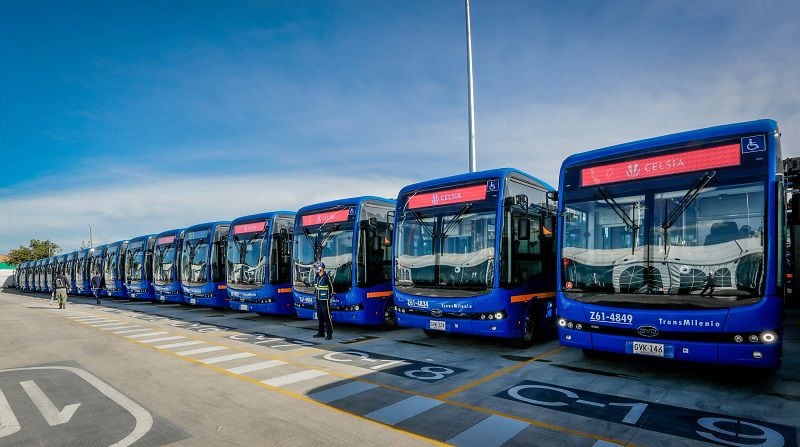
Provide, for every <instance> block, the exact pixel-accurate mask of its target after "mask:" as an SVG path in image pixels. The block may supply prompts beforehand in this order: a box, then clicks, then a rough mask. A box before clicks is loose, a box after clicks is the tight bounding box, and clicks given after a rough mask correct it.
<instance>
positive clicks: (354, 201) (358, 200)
mask: <svg viewBox="0 0 800 447" xmlns="http://www.w3.org/2000/svg"><path fill="white" fill-rule="evenodd" d="M367 200H375V201H378V202H384V203H386V204H388V205H392V206H394V204H395V201H394V199H387V198H385V197H377V196H359V197H350V198H347V199H338V200H331V201H329V202H321V203H315V204H313V205H306V206H304V207H302V208H300V209H299V210H298V211H297V214H301V213H305V212H308V211H311V210H318V209H323V208H332V207H336V206H347V205H360V204H362V203H363V202H365V201H367Z"/></svg>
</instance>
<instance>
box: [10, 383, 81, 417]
mask: <svg viewBox="0 0 800 447" xmlns="http://www.w3.org/2000/svg"><path fill="white" fill-rule="evenodd" d="M19 384H20V386H22V389H24V390H25V392H26V393H27V394H28V397H30V398H31V400H32V401H33V404H34V405H36V408H38V409H39V412H40V413H42V417H44V420H45V421H47V423H48V424H50V426H51V427H53V426H55V425H61V424H66V423H67V422H69V420H70V419H72V415H74V414H75V411H76V410H77V409H78V407H80V406H81V403H80V402H78V403H76V404H69V405H67V406H66V407H64V409H62V410H61V411H59V410H58V408H57V407H56V405H55V404H54V403H53V401H52V400H50V398H49V397H47V395H46V394H44V391H42V389H41V388H39V386H38V385H36V382H34V381H33V380H26V381H25V382H20V383H19Z"/></svg>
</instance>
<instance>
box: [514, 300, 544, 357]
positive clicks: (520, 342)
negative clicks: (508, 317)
mask: <svg viewBox="0 0 800 447" xmlns="http://www.w3.org/2000/svg"><path fill="white" fill-rule="evenodd" d="M522 326H523V327H522V337H519V338H515V339H513V340H512V341H511V345H512V346H514V347H515V348H520V349H524V348H530V347H531V346H533V343H534V342H535V341H536V339H537V338H538V335H539V333H540V332H541V327H540V322H539V312H538V311H537V308H536V307H531V308H530V309H528V313H527V314H526V315H525V321H523V322H522Z"/></svg>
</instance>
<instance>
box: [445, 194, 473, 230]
mask: <svg viewBox="0 0 800 447" xmlns="http://www.w3.org/2000/svg"><path fill="white" fill-rule="evenodd" d="M470 208H472V203H467V204H465V205H464V206H462V207H461V209H460V210H458V213H456V215H455V216H453V218H452V219H450V222H447V225H445V227H444V229H443V230H442V234H441V237H442V238H444V237H445V236H447V233H448V232H450V230H452V229H453V227H455V226H456V224H457V223H458V222H460V221H461V219H462V218H463V217H464V215H465V214H466V213H467V211H469V209H470Z"/></svg>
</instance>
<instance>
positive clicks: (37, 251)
mask: <svg viewBox="0 0 800 447" xmlns="http://www.w3.org/2000/svg"><path fill="white" fill-rule="evenodd" d="M58 253H61V247H59V246H58V245H57V244H56V243H54V242H52V241H50V239H47V240H44V241H40V240H39V239H31V242H30V243H29V244H28V246H27V247H23V246H22V245H20V246H19V248H15V249H13V250H11V251H10V252H9V253H8V257H9V262H10V263H11V264H14V265H19V264H21V263H23V262H26V261H35V260H37V259H44V258H47V257H49V256H52V255H55V254H58Z"/></svg>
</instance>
